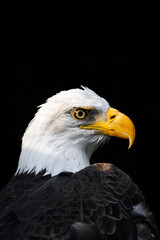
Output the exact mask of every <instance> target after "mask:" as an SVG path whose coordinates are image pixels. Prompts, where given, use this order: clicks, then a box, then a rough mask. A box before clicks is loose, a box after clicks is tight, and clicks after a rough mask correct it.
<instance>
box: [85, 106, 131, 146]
mask: <svg viewBox="0 0 160 240" xmlns="http://www.w3.org/2000/svg"><path fill="white" fill-rule="evenodd" d="M80 128H82V129H96V130H99V131H100V132H101V133H102V134H106V135H109V136H114V137H119V138H125V139H129V147H128V148H130V147H131V146H132V144H133V142H134V139H135V127H134V124H133V122H132V121H131V120H130V118H129V117H127V116H126V115H124V114H123V113H121V112H119V111H118V110H116V109H114V108H111V107H110V108H109V109H108V111H107V118H106V117H105V119H104V120H102V118H101V119H97V120H96V121H95V122H94V123H93V124H90V125H87V126H80Z"/></svg>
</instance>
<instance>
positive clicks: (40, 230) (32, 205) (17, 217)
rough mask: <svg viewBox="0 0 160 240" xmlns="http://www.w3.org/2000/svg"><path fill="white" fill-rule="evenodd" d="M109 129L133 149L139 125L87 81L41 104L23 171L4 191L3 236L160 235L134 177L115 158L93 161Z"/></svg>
mask: <svg viewBox="0 0 160 240" xmlns="http://www.w3.org/2000/svg"><path fill="white" fill-rule="evenodd" d="M110 136H115V137H119V138H124V139H128V140H129V148H130V147H131V146H132V144H133V142H134V139H135V127H134V124H133V123H132V121H131V120H130V119H129V118H128V117H127V116H126V115H124V114H122V113H121V112H119V111H118V110H116V109H114V108H111V107H110V105H109V103H108V102H107V101H106V100H105V99H104V98H101V97H99V96H98V95H97V94H96V93H95V92H94V91H92V90H90V89H88V88H86V87H82V89H71V90H68V91H62V92H60V93H58V94H56V95H54V96H52V97H51V98H49V99H48V100H47V101H46V103H45V104H42V105H41V106H40V108H39V110H38V112H37V113H36V115H35V117H34V118H33V120H32V121H31V122H30V123H29V125H28V127H27V129H26V131H25V133H24V136H23V139H22V151H21V154H20V158H19V163H18V168H17V171H16V173H15V175H14V176H13V178H12V179H11V180H10V182H9V183H8V185H7V186H5V187H4V188H3V189H2V190H1V192H0V239H1V240H153V239H160V237H159V233H158V230H157V227H156V223H155V219H154V217H153V215H152V213H151V212H150V210H149V207H148V204H147V202H146V200H145V198H144V196H143V195H142V193H141V191H140V189H139V188H138V187H137V185H136V184H135V183H134V182H133V180H132V179H131V178H130V177H129V176H128V175H127V174H125V173H124V172H122V171H121V170H120V169H118V168H117V167H115V166H113V165H112V164H110V163H97V164H93V165H90V157H91V155H92V153H93V152H94V151H95V150H96V149H97V148H98V146H99V145H100V144H102V143H104V142H105V141H106V140H107V139H108V138H109V137H110ZM105 161H106V159H104V162H105Z"/></svg>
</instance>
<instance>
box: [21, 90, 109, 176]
mask: <svg viewBox="0 0 160 240" xmlns="http://www.w3.org/2000/svg"><path fill="white" fill-rule="evenodd" d="M82 88H83V89H71V90H68V91H62V92H60V93H58V94H56V95H54V96H53V97H51V98H49V99H48V100H47V102H46V103H45V104H42V105H41V106H40V108H39V110H38V112H37V113H36V115H35V117H34V118H33V120H32V121H31V122H30V124H29V125H28V128H27V129H26V132H25V134H24V136H23V140H22V151H21V155H20V159H19V164H18V169H17V172H16V173H22V172H32V171H34V172H35V173H36V174H37V173H38V172H40V171H42V170H46V174H51V175H52V176H54V175H56V174H58V173H60V172H62V171H70V172H76V171H79V170H80V169H82V168H84V167H86V166H88V165H89V159H90V156H91V154H92V153H93V152H94V150H95V149H96V148H97V147H98V146H99V144H100V143H101V142H102V141H103V140H105V139H106V136H103V135H97V134H95V130H85V129H80V128H79V127H78V126H79V125H80V124H81V123H82V121H84V120H82V121H77V120H76V119H74V118H73V116H72V114H71V113H72V110H73V109H74V108H76V107H84V108H86V107H87V108H88V107H89V108H94V109H96V110H98V111H100V112H105V113H106V112H107V110H108V108H109V104H108V102H107V101H106V100H105V99H104V98H101V97H99V96H98V95H97V94H96V93H95V92H93V91H92V90H90V89H88V88H85V87H82Z"/></svg>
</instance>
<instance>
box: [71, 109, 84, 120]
mask: <svg viewBox="0 0 160 240" xmlns="http://www.w3.org/2000/svg"><path fill="white" fill-rule="evenodd" d="M72 115H73V117H74V118H75V119H76V120H83V119H84V118H86V117H87V116H88V111H87V110H86V109H84V108H76V109H74V111H73V113H72Z"/></svg>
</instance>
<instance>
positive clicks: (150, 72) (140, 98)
mask: <svg viewBox="0 0 160 240" xmlns="http://www.w3.org/2000/svg"><path fill="white" fill-rule="evenodd" d="M136 4H137V6H136ZM1 11H2V14H3V18H2V21H1V24H2V25H1V38H0V47H1V65H0V66H1V96H2V100H1V102H2V104H1V108H2V116H1V120H2V124H1V127H2V129H1V156H2V157H1V165H0V166H1V170H0V172H1V176H0V186H1V187H3V186H4V185H5V184H6V183H7V182H8V181H9V179H10V178H11V177H12V175H13V174H14V172H15V171H16V168H17V163H18V157H19V154H20V149H21V138H22V136H23V133H24V131H25V128H26V127H27V124H28V122H29V121H30V120H31V119H32V118H33V115H34V113H35V112H36V111H37V108H36V107H37V105H40V104H42V103H43V102H44V101H45V100H46V99H47V98H48V97H50V96H52V95H54V94H55V93H57V92H59V91H60V90H65V89H70V88H76V87H80V85H84V86H88V87H89V88H91V89H92V90H94V91H96V92H97V93H98V94H99V95H100V96H102V97H104V98H106V99H107V101H108V102H109V103H110V105H111V106H112V107H114V108H117V109H118V110H120V111H121V112H123V113H125V114H126V115H128V116H129V117H130V118H131V119H132V120H133V122H134V124H135V127H136V140H135V143H134V145H133V146H132V147H131V149H130V150H128V149H127V148H128V142H127V141H126V140H121V139H116V138H112V139H111V140H110V142H109V145H107V144H106V145H105V146H103V148H100V149H98V150H97V151H96V153H95V154H94V155H93V156H92V159H91V162H98V161H101V162H102V161H103V162H105V161H106V162H111V163H113V164H115V165H117V166H118V167H120V168H121V169H122V170H123V171H125V172H126V173H128V174H129V175H130V176H131V177H132V178H133V179H134V181H135V182H136V183H137V184H138V185H139V187H140V188H141V190H142V191H143V193H144V195H145V196H146V198H147V200H148V202H149V205H150V207H151V209H152V210H153V212H154V215H155V216H156V218H157V222H158V225H160V207H159V202H160V196H159V185H160V180H159V147H160V146H159V139H158V138H159V134H158V130H159V128H160V124H159V121H160V119H159V102H158V101H159V85H158V84H159V70H160V67H159V64H160V59H159V58H160V57H159V56H160V47H159V42H160V38H159V15H158V14H159V13H158V12H157V11H156V6H153V5H152V3H151V2H146V1H145V2H140V1H137V2H134V6H131V3H130V4H129V3H128V2H127V1H105V2H102V1H92V2H90V3H89V2H87V1H71V0H69V1H56V0H55V1H44V2H40V1H39V2H38V3H37V2H36V1H29V0H28V1H25V0H24V1H19V2H16V1H10V2H8V3H7V5H6V6H4V7H3V8H1Z"/></svg>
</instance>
